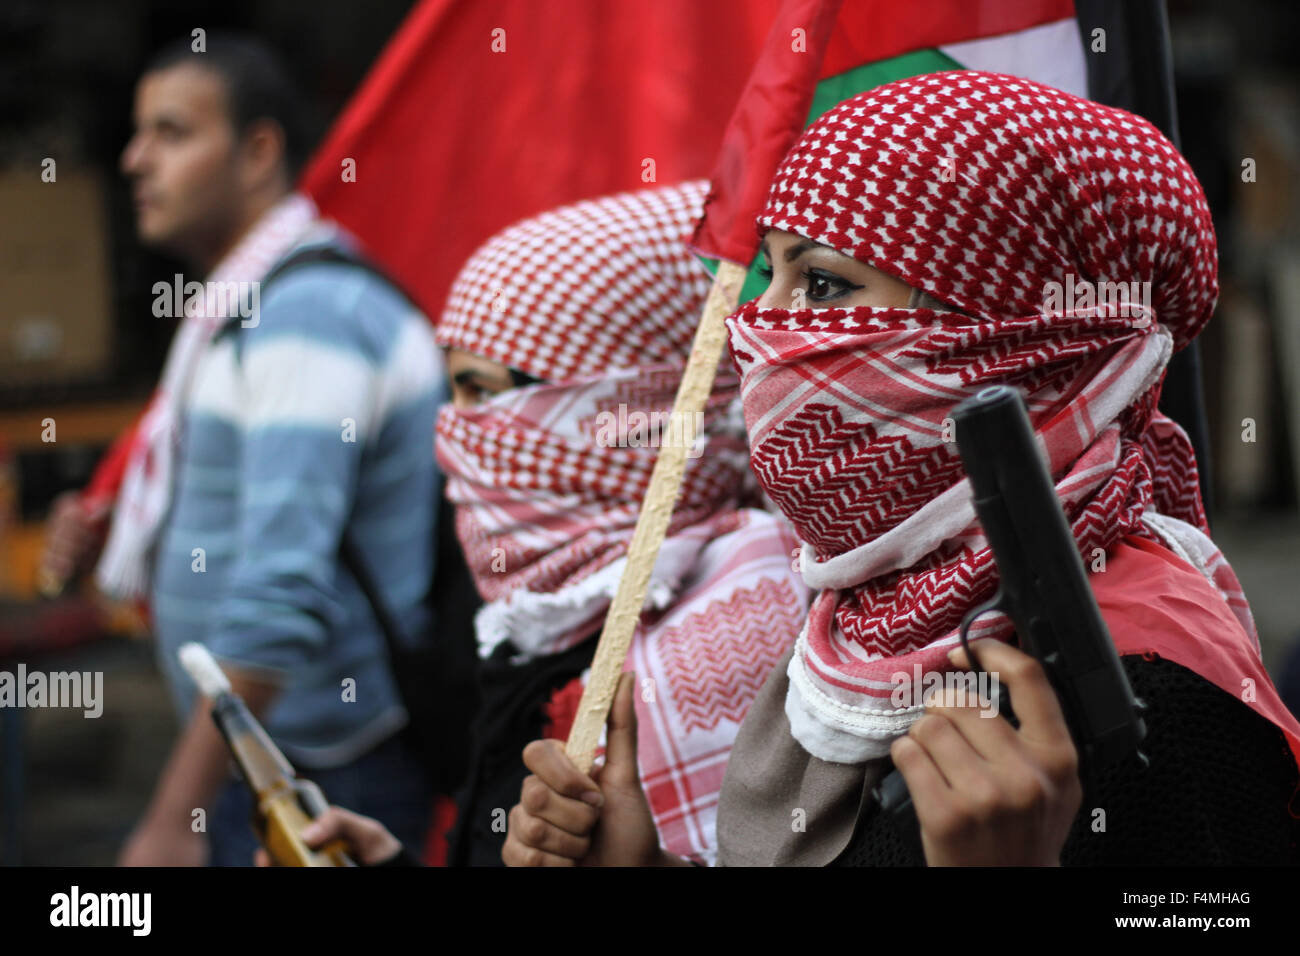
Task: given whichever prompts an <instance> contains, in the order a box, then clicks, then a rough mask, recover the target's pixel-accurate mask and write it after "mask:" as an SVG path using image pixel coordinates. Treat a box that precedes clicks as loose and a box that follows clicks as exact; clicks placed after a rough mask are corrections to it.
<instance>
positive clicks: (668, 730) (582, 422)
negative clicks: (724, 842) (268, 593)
mask: <svg viewBox="0 0 1300 956" xmlns="http://www.w3.org/2000/svg"><path fill="white" fill-rule="evenodd" d="M705 189H706V185H705V184H704V183H703V182H691V183H686V184H683V185H679V186H670V187H662V188H654V189H649V190H644V191H641V192H636V193H628V194H622V195H617V196H612V197H609V198H605V199H600V200H594V201H590V202H583V203H579V204H577V205H574V206H570V207H566V208H563V209H558V210H555V211H553V212H549V213H546V214H544V215H541V216H538V217H536V218H534V219H531V220H528V221H526V222H523V223H520V224H518V225H516V226H513V227H511V228H509V229H507V230H505V231H504V232H502V233H501V234H500V235H498V236H497V237H495V238H494V239H492V240H490V241H489V242H488V243H487V244H486V245H485V246H483V248H481V249H480V250H479V251H478V252H477V253H476V254H475V255H474V256H473V257H472V258H471V259H470V260H469V262H468V263H467V264H466V265H465V267H464V269H463V270H462V272H461V274H460V276H459V277H458V279H457V281H456V283H455V285H454V286H453V289H452V292H451V295H450V298H449V300H448V307H447V309H446V311H445V313H444V315H443V316H442V319H441V321H440V323H439V326H438V340H439V342H440V343H441V344H442V345H443V346H445V347H446V348H447V349H448V356H447V359H448V362H447V364H448V372H449V374H450V376H451V378H452V382H453V398H454V402H453V406H449V407H446V408H445V409H444V411H443V413H442V415H441V417H440V419H439V421H438V429H437V454H438V461H439V463H440V465H441V467H442V468H443V470H444V472H445V474H446V476H447V494H448V497H449V499H450V500H451V502H452V504H453V505H454V506H455V509H456V521H457V530H458V533H459V536H460V539H461V543H462V545H463V546H464V550H465V555H466V559H467V562H468V564H469V568H470V570H471V573H472V574H473V576H474V579H475V581H476V584H477V586H478V590H479V592H480V593H481V595H482V597H483V599H484V601H485V602H486V603H485V605H484V607H483V608H482V609H481V611H480V612H479V614H478V617H477V619H476V629H477V633H478V639H479V645H480V652H481V655H482V657H483V659H484V660H483V681H482V686H483V693H484V700H483V704H482V709H481V715H480V719H479V721H478V723H477V726H476V731H475V742H474V765H473V767H472V768H471V771H470V784H469V786H468V789H467V792H466V793H465V794H463V795H462V800H461V822H460V825H459V826H458V830H457V833H456V835H455V837H454V839H453V841H452V843H453V845H452V850H451V855H450V860H449V861H450V862H451V863H452V864H453V865H454V864H457V863H460V864H492V863H496V864H498V865H499V864H500V862H501V849H502V844H503V843H504V841H505V823H506V820H505V811H506V810H507V809H508V808H509V807H510V806H511V805H512V804H513V803H514V802H515V801H516V800H517V799H518V798H519V793H520V787H521V784H522V781H523V780H524V778H525V776H526V775H527V770H526V769H525V768H524V766H523V764H522V763H521V760H520V752H521V751H522V749H523V747H524V745H525V744H526V743H528V741H530V740H533V739H534V738H536V737H539V736H542V735H543V733H544V732H545V734H546V735H547V736H550V737H553V738H564V737H565V736H567V733H568V728H569V725H570V723H571V721H572V715H573V713H574V711H575V710H576V706H577V702H578V698H579V696H580V694H581V690H582V685H581V679H580V677H581V675H582V673H583V672H584V670H585V669H586V668H587V667H588V665H589V664H590V661H591V657H592V654H593V652H594V647H595V638H596V636H597V634H598V632H599V629H600V627H601V624H602V622H603V619H604V615H605V611H606V610H607V609H608V607H609V604H610V601H611V598H612V596H613V593H614V590H615V588H616V587H617V584H618V581H619V577H620V575H621V573H622V570H623V566H624V564H625V563H626V557H625V556H626V552H627V545H628V542H629V541H630V540H631V536H632V529H633V527H634V525H635V523H636V518H637V514H638V512H639V508H640V503H641V498H642V496H643V494H644V492H645V489H646V487H647V485H648V483H649V476H650V472H651V469H652V468H653V466H654V462H655V458H656V456H657V454H658V447H659V446H660V445H661V444H662V443H665V442H671V441H674V440H680V439H681V436H680V435H678V434H675V433H674V430H673V427H672V425H671V423H669V422H668V417H669V414H668V413H669V412H670V411H671V408H672V401H673V396H674V393H675V390H676V387H677V383H678V381H679V380H680V378H681V374H682V369H683V368H684V366H685V362H686V357H687V355H688V354H689V351H690V344H691V341H692V337H693V335H694V329H695V325H696V322H697V320H698V316H699V313H700V310H701V308H702V306H703V303H704V299H705V297H706V295H707V293H708V289H709V277H708V274H707V272H706V271H705V270H704V269H703V267H702V266H701V264H700V263H699V262H698V261H697V260H696V259H695V258H694V256H693V255H692V254H691V253H690V252H689V251H688V250H687V248H686V246H685V245H684V239H685V238H686V237H687V236H688V234H689V232H690V230H691V226H692V224H693V222H694V220H695V219H696V218H697V217H698V216H699V213H700V209H701V207H702V204H703V200H704V194H705ZM737 396H738V391H737V380H736V376H735V373H734V372H733V371H732V370H731V369H730V368H727V369H724V370H722V371H721V372H720V375H719V379H718V384H717V387H716V388H715V390H714V393H713V396H712V398H711V400H710V403H709V407H708V410H707V411H706V412H705V418H704V426H705V427H704V437H703V438H702V439H701V440H700V442H699V443H698V444H697V445H695V446H693V447H692V449H691V450H690V451H689V452H688V455H689V458H688V464H687V469H686V477H685V481H684V484H683V489H682V494H681V497H680V499H679V501H678V505H677V510H676V512H675V514H674V518H673V522H672V526H671V528H670V529H669V537H668V540H667V542H666V543H665V545H664V550H663V552H662V554H661V555H660V558H659V561H658V563H657V565H656V567H655V571H654V574H653V577H652V581H651V585H650V599H649V602H648V605H649V606H648V608H647V611H646V614H645V615H644V617H643V619H642V625H641V628H640V630H639V631H638V634H637V636H636V639H635V641H634V644H633V650H632V659H631V666H632V667H633V668H634V669H635V671H636V675H637V678H638V680H637V687H636V695H635V696H636V711H637V716H638V718H639V725H640V728H641V733H640V739H639V743H638V746H637V750H636V755H637V757H638V758H639V762H640V767H641V772H642V779H643V780H644V783H645V795H646V799H647V803H648V808H649V812H650V813H651V815H652V817H653V820H654V825H655V828H656V832H657V839H658V840H659V841H660V842H661V844H662V846H663V847H665V848H666V849H667V850H669V851H671V852H672V853H674V854H677V855H681V856H684V857H688V858H692V859H696V860H699V861H700V862H707V861H710V860H712V858H713V856H714V854H715V851H716V837H715V825H714V818H715V810H716V805H717V799H718V793H719V790H720V788H721V785H722V775H723V770H724V767H725V765H726V760H727V755H728V753H729V751H730V747H731V742H732V740H733V739H734V737H735V734H736V731H737V729H738V728H739V724H740V720H741V718H742V717H743V716H744V712H745V710H746V708H747V706H748V704H749V702H750V701H751V700H752V699H753V697H754V694H755V693H756V692H757V690H758V688H759V686H760V685H761V683H762V681H763V679H764V678H765V677H766V675H767V672H768V671H770V670H771V667H772V665H773V664H774V663H775V661H776V659H777V658H778V657H779V656H780V655H781V654H782V653H783V652H784V651H785V650H786V649H787V648H789V647H790V646H791V645H792V644H793V643H794V640H795V638H796V636H797V635H798V629H799V626H800V624H801V623H802V620H803V617H804V616H805V611H806V607H807V601H808V596H809V594H808V592H807V589H806V588H805V587H804V586H803V584H802V582H801V581H800V580H799V577H798V575H797V574H796V573H795V571H794V570H793V568H794V564H795V562H794V555H795V554H796V552H797V543H796V542H795V540H794V538H793V536H792V535H791V533H790V531H789V528H788V526H787V525H786V524H785V522H784V521H783V520H782V519H780V518H778V517H775V516H773V515H772V514H770V513H768V512H766V511H763V510H761V509H758V508H753V507H745V506H744V505H743V500H742V499H746V498H748V497H750V496H752V495H753V493H754V490H755V489H754V486H753V482H752V479H750V478H749V471H748V451H747V447H746V444H745V437H744V422H743V418H742V417H741V415H740V410H739V407H738V402H737V401H736V399H737Z"/></svg>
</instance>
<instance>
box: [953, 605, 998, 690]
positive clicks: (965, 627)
mask: <svg viewBox="0 0 1300 956" xmlns="http://www.w3.org/2000/svg"><path fill="white" fill-rule="evenodd" d="M1003 600H1004V596H1003V594H1002V586H1001V585H998V589H997V591H996V592H995V593H994V595H993V597H991V598H989V599H988V600H987V601H985V602H984V603H983V604H980V605H977V606H976V607H973V608H971V609H970V610H969V611H967V612H966V616H965V617H963V618H962V619H961V627H960V628H958V630H957V638H958V640H960V641H961V649H962V650H963V651H965V652H966V657H967V658H969V659H970V662H971V666H972V667H973V668H974V669H975V671H976V673H980V672H982V671H983V670H984V667H983V665H982V664H980V660H979V658H978V657H977V656H976V655H975V652H974V651H973V650H971V647H970V641H969V638H968V637H967V632H968V631H970V628H971V625H972V624H974V623H975V619H976V618H977V617H979V616H980V615H981V614H988V613H989V612H990V611H1003V610H1006V609H1005V608H1004V607H1003V606H1002V604H1003Z"/></svg>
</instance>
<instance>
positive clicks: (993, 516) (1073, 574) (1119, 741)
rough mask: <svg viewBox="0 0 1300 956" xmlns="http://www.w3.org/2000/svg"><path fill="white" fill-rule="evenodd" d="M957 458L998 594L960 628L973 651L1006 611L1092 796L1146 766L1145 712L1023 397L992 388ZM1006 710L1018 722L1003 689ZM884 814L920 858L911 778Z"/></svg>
mask: <svg viewBox="0 0 1300 956" xmlns="http://www.w3.org/2000/svg"><path fill="white" fill-rule="evenodd" d="M953 422H954V425H955V427H956V438H957V449H958V451H959V452H960V453H961V460H962V464H963V465H964V466H965V468H966V474H967V475H968V476H969V477H970V483H971V493H972V497H973V499H974V505H975V513H976V514H977V515H978V516H979V520H980V524H981V525H982V527H983V529H984V534H985V537H987V538H988V542H989V547H990V548H991V549H992V550H993V557H994V560H995V561H996V562H997V567H998V578H999V585H998V590H997V593H996V594H994V596H993V598H992V599H991V600H990V601H988V602H987V603H985V604H982V605H980V606H979V607H976V608H974V609H972V610H971V611H970V612H969V613H968V614H967V615H966V617H965V619H964V620H963V621H962V624H961V632H960V634H961V642H962V646H963V647H965V648H966V651H967V654H968V656H969V657H970V660H971V663H972V664H973V665H974V667H975V670H976V671H980V670H982V668H981V667H980V665H979V661H978V659H977V658H976V656H975V654H974V652H973V651H972V650H971V649H970V648H969V647H968V646H967V632H968V630H969V629H970V626H971V624H972V623H973V622H974V620H975V618H977V617H979V615H981V614H984V613H986V612H988V611H993V610H1000V611H1003V612H1005V613H1006V614H1007V616H1008V617H1010V618H1011V621H1012V623H1013V624H1014V625H1015V630H1016V638H1017V641H1018V644H1019V646H1020V649H1021V650H1023V651H1024V652H1025V653H1027V654H1031V655H1033V656H1034V657H1035V658H1037V660H1038V661H1039V662H1040V663H1041V664H1042V665H1043V668H1044V670H1045V671H1046V673H1047V677H1048V680H1049V681H1051V684H1052V688H1053V689H1054V690H1055V691H1056V695H1057V697H1058V698H1059V699H1060V702H1061V711H1062V713H1063V714H1064V716H1065V721H1066V723H1067V725H1068V726H1069V728H1070V736H1071V737H1072V738H1073V739H1074V746H1075V749H1076V750H1077V751H1078V754H1079V772H1080V779H1081V781H1082V783H1083V785H1084V788H1085V792H1087V790H1088V789H1089V782H1090V780H1091V779H1093V778H1094V775H1095V773H1096V771H1097V770H1098V769H1099V768H1101V767H1104V766H1107V765H1109V764H1111V763H1113V762H1115V761H1118V760H1121V759H1124V758H1126V757H1132V756H1134V755H1136V757H1137V758H1138V759H1139V760H1140V761H1142V762H1145V757H1143V756H1142V754H1141V752H1140V751H1139V749H1138V748H1139V745H1140V744H1141V742H1142V738H1143V736H1144V735H1145V734H1146V726H1145V724H1144V723H1143V721H1142V715H1141V711H1142V705H1141V702H1140V701H1138V700H1137V699H1136V698H1135V697H1134V696H1133V689H1132V688H1131V687H1130V686H1129V682H1128V677H1127V676H1126V675H1125V674H1124V670H1123V668H1122V667H1121V666H1120V662H1119V655H1118V654H1117V653H1116V651H1115V645H1114V644H1113V643H1112V642H1111V638H1110V632H1109V631H1108V630H1107V628H1106V623H1105V621H1103V620H1102V617H1101V611H1100V609H1099V608H1098V607H1097V600H1096V598H1095V597H1094V596H1093V593H1092V588H1091V587H1090V586H1089V584H1088V577H1087V575H1086V574H1085V572H1084V569H1083V562H1082V560H1081V559H1080V557H1079V550H1078V547H1077V545H1076V544H1075V541H1074V536H1073V535H1072V534H1071V533H1070V528H1069V525H1068V524H1067V523H1066V518H1065V512H1064V511H1063V510H1062V508H1061V503H1060V500H1059V499H1058V498H1057V496H1056V489H1055V487H1054V485H1053V484H1052V477H1051V475H1050V474H1049V473H1048V471H1047V468H1046V466H1045V465H1044V464H1043V460H1042V458H1041V457H1040V456H1039V452H1038V445H1037V442H1036V440H1035V438H1034V433H1033V430H1032V428H1031V426H1030V424H1029V415H1028V414H1027V413H1026V411H1025V404H1024V400H1023V399H1022V398H1021V397H1020V393H1019V392H1017V391H1015V390H1014V389H1012V388H1008V387H1006V386H1003V385H998V386H993V387H990V388H985V389H983V390H982V391H980V392H979V393H978V394H977V395H975V396H974V397H973V398H969V399H967V400H966V401H964V402H962V403H961V404H960V405H959V406H957V408H956V410H955V411H954V412H953ZM1002 694H1003V699H1002V701H1001V710H1002V714H1003V716H1004V717H1007V718H1008V719H1010V720H1012V721H1013V722H1014V714H1013V713H1012V712H1011V710H1010V703H1009V702H1008V700H1007V697H1006V689H1005V688H1003V689H1002ZM873 796H874V798H875V800H876V802H877V803H878V805H879V808H880V812H882V813H885V814H886V815H887V816H889V817H890V818H892V820H893V822H894V825H895V826H896V827H898V829H899V832H900V833H901V834H902V835H903V836H904V838H905V839H906V840H907V841H908V842H909V843H910V844H911V845H912V847H913V850H914V851H915V852H916V853H917V854H918V855H921V834H920V827H919V825H918V823H917V819H916V812H915V810H914V809H913V807H912V798H911V795H910V794H909V793H908V792H907V784H906V783H905V782H904V780H903V775H902V774H901V773H899V772H898V771H897V770H894V771H891V772H890V773H889V774H888V776H886V777H885V779H884V780H883V781H881V783H880V786H878V787H877V788H876V789H875V791H874V792H873Z"/></svg>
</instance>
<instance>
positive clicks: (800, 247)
mask: <svg viewBox="0 0 1300 956" xmlns="http://www.w3.org/2000/svg"><path fill="white" fill-rule="evenodd" d="M816 248H817V243H815V242H813V241H812V240H811V239H802V240H800V241H799V242H796V243H795V244H794V245H793V246H791V247H790V248H789V249H787V250H786V251H785V255H784V256H783V258H784V259H785V261H786V262H794V260H796V259H798V258H799V257H800V256H801V255H803V254H804V253H805V252H807V251H808V250H810V249H816Z"/></svg>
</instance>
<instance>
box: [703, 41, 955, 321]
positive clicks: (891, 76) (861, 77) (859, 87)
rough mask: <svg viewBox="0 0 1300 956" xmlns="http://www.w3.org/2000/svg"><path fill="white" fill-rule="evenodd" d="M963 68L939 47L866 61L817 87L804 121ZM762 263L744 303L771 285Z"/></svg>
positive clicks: (753, 268) (751, 276) (752, 269)
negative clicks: (868, 93)
mask: <svg viewBox="0 0 1300 956" xmlns="http://www.w3.org/2000/svg"><path fill="white" fill-rule="evenodd" d="M963 69H965V67H964V66H962V64H960V63H958V62H957V61H956V60H954V59H953V58H952V57H950V56H948V55H947V54H945V53H941V52H940V51H939V50H936V49H929V50H917V51H916V52H914V53H904V54H903V55H902V56H895V57H890V58H889V59H888V60H877V61H876V62H875V63H864V64H863V65H862V66H855V67H854V68H853V69H851V70H845V71H844V72H843V73H837V74H836V75H835V76H828V77H827V78H826V79H824V80H822V81H821V82H820V83H818V84H817V88H816V89H815V90H814V91H813V100H812V108H811V109H809V110H808V122H807V123H805V124H804V128H805V129H807V128H808V127H809V126H811V125H812V124H813V121H815V120H816V119H818V118H819V117H821V116H823V115H824V114H826V113H829V112H830V111H831V110H832V109H834V108H835V107H836V106H838V105H839V104H840V103H843V102H844V101H845V100H847V99H850V98H851V97H854V96H857V95H858V94H859V93H861V92H863V91H865V90H871V89H875V88H876V87H877V86H884V85H885V84H886V83H892V82H894V80H902V79H906V78H907V77H909V76H921V75H922V74H924V73H942V72H944V71H945V70H963ZM703 261H704V265H705V266H706V267H707V268H708V270H709V272H710V273H715V272H717V270H718V263H717V260H716V259H704V260H703ZM762 265H763V257H762V256H761V255H757V256H755V257H754V261H753V262H751V263H750V265H749V273H748V274H747V275H746V276H745V283H744V285H743V286H741V289H740V301H741V302H742V303H745V302H748V301H749V300H750V299H756V298H758V297H759V296H760V295H762V294H763V290H764V289H766V288H767V279H765V278H764V277H763V276H762V275H761V274H760V273H759V271H758V270H759V269H760V268H761V267H762Z"/></svg>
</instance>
